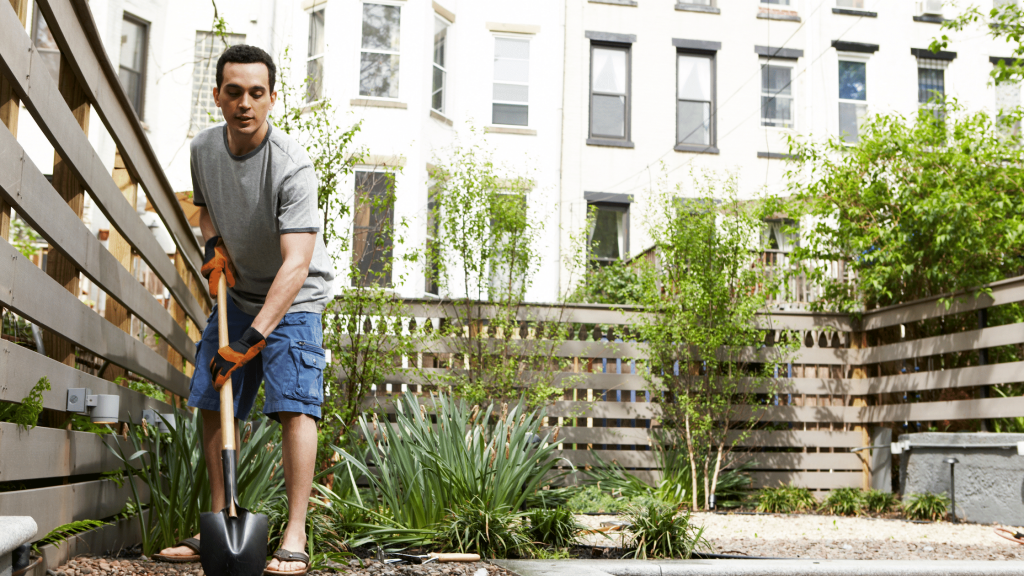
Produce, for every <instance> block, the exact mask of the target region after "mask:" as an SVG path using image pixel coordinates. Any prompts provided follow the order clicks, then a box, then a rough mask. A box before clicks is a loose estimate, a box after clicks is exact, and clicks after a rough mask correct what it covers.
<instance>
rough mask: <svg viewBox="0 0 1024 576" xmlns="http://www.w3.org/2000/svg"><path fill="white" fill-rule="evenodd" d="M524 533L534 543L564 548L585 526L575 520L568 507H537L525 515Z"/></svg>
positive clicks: (573, 541) (574, 541)
mask: <svg viewBox="0 0 1024 576" xmlns="http://www.w3.org/2000/svg"><path fill="white" fill-rule="evenodd" d="M526 518H527V520H528V523H527V526H525V527H524V528H525V532H526V535H527V536H528V537H529V538H530V540H531V541H533V543H534V545H543V546H545V547H549V548H550V547H554V548H566V547H569V546H572V545H573V544H575V543H576V538H577V537H578V536H579V535H580V533H581V532H582V531H583V530H586V529H587V527H586V526H584V525H583V524H580V523H579V522H577V521H576V517H575V516H573V513H572V510H571V509H569V508H562V507H558V508H551V509H543V508H538V509H536V510H531V511H530V512H529V513H528V514H527V516H526Z"/></svg>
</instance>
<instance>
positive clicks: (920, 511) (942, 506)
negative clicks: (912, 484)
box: [903, 492, 949, 522]
mask: <svg viewBox="0 0 1024 576" xmlns="http://www.w3.org/2000/svg"><path fill="white" fill-rule="evenodd" d="M948 510H949V496H946V493H945V492H942V493H939V494H934V493H932V492H923V493H920V494H911V495H909V496H907V498H906V500H904V502H903V515H904V516H906V517H907V518H909V519H911V520H931V521H933V522H934V521H935V520H939V519H941V518H942V517H943V516H945V515H946V512H947V511H948Z"/></svg>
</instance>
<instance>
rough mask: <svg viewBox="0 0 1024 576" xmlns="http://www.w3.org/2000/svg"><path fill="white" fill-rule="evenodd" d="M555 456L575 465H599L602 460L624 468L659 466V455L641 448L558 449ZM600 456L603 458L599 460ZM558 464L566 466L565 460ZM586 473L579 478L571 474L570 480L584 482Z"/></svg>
mask: <svg viewBox="0 0 1024 576" xmlns="http://www.w3.org/2000/svg"><path fill="white" fill-rule="evenodd" d="M555 456H556V457H558V458H565V459H566V460H568V461H570V462H572V464H573V466H597V465H598V463H599V462H600V461H603V462H604V463H605V464H618V465H619V466H622V467H623V468H657V467H658V457H657V455H656V454H655V453H654V452H651V451H649V450H648V451H640V450H557V451H555ZM598 458H600V459H601V460H600V461H599V460H598ZM557 465H558V466H565V462H559V463H558V464H557ZM583 479H584V475H583V474H582V473H580V474H579V478H578V479H574V478H572V477H571V476H570V478H569V482H570V483H572V482H573V481H574V480H577V481H579V482H582V481H583Z"/></svg>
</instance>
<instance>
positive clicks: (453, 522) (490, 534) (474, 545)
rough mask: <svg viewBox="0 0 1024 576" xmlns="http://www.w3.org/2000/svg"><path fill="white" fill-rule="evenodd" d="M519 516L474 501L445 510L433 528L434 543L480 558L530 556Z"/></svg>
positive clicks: (476, 499) (530, 546)
mask: <svg viewBox="0 0 1024 576" xmlns="http://www.w3.org/2000/svg"><path fill="white" fill-rule="evenodd" d="M522 516H523V515H522V514H517V513H514V512H512V511H511V509H510V508H509V507H508V506H504V505H502V506H497V507H495V506H490V505H488V504H486V503H485V502H484V501H483V500H481V499H480V498H473V499H472V500H470V501H468V502H466V503H465V504H463V505H461V506H457V507H455V508H453V509H450V510H449V511H448V514H447V516H446V517H445V518H444V519H443V520H442V521H441V522H440V523H438V525H437V527H436V530H437V541H438V543H440V544H441V546H442V547H443V548H444V549H446V550H451V551H453V552H463V553H468V554H479V555H480V556H481V558H509V557H516V556H529V555H530V554H531V552H532V549H533V546H532V545H531V544H530V539H529V538H528V537H527V536H526V534H524V533H523V525H522V524H523V519H522Z"/></svg>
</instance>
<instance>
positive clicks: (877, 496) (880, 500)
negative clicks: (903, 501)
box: [864, 488, 900, 514]
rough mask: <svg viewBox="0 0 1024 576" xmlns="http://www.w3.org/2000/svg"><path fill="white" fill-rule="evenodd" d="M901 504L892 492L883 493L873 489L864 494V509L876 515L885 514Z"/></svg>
mask: <svg viewBox="0 0 1024 576" xmlns="http://www.w3.org/2000/svg"><path fill="white" fill-rule="evenodd" d="M899 503H900V501H899V498H897V497H896V494H893V493H892V492H883V491H881V490H875V489H874V488H872V489H871V490H868V491H867V492H865V493H864V507H865V508H867V509H868V510H870V511H872V512H874V513H875V514H884V513H885V512H888V511H890V510H892V509H893V508H895V507H896V506H897V505H898V504H899Z"/></svg>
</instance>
